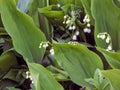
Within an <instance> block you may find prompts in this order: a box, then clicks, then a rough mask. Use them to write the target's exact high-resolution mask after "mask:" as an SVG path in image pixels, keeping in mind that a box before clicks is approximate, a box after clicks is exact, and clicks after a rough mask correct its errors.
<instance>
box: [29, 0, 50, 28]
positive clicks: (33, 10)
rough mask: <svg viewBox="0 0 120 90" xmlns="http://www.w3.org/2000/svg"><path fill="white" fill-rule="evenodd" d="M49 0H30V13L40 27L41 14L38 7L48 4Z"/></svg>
mask: <svg viewBox="0 0 120 90" xmlns="http://www.w3.org/2000/svg"><path fill="white" fill-rule="evenodd" d="M48 1H49V0H30V4H29V8H28V14H29V15H30V16H31V17H32V19H33V20H34V22H35V24H36V25H37V26H38V27H39V14H38V8H41V7H44V6H46V5H47V3H48Z"/></svg>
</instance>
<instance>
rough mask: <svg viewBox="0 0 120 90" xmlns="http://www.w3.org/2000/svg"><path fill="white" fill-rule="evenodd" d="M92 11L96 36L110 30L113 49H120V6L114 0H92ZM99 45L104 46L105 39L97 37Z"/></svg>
mask: <svg viewBox="0 0 120 90" xmlns="http://www.w3.org/2000/svg"><path fill="white" fill-rule="evenodd" d="M91 12H92V16H93V18H94V19H95V37H96V36H97V34H98V33H102V32H108V33H109V34H110V35H111V37H112V40H113V49H115V50H118V49H120V43H119V39H120V37H119V35H120V32H119V30H120V25H119V23H120V8H118V7H117V6H116V5H115V3H114V2H113V0H91ZM96 42H97V45H98V46H100V47H104V48H106V46H105V43H104V42H103V40H100V39H97V37H96Z"/></svg>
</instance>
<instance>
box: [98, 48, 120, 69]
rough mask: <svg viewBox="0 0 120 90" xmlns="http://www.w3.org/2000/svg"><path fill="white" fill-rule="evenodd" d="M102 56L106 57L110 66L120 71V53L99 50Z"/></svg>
mask: <svg viewBox="0 0 120 90" xmlns="http://www.w3.org/2000/svg"><path fill="white" fill-rule="evenodd" d="M97 49H98V50H99V51H100V52H102V54H103V55H104V56H105V58H106V60H107V62H108V63H109V64H110V66H111V67H112V68H116V69H120V53H119V52H112V51H106V50H105V49H102V48H97Z"/></svg>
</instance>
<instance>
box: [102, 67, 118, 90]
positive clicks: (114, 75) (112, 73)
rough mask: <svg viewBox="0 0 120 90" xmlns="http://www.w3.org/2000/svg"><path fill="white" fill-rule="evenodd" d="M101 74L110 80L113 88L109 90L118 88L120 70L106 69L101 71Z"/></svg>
mask: <svg viewBox="0 0 120 90" xmlns="http://www.w3.org/2000/svg"><path fill="white" fill-rule="evenodd" d="M102 74H103V75H104V76H105V77H106V78H107V79H108V80H109V81H110V83H111V86H112V88H113V89H110V90H120V70H119V69H113V70H106V71H102Z"/></svg>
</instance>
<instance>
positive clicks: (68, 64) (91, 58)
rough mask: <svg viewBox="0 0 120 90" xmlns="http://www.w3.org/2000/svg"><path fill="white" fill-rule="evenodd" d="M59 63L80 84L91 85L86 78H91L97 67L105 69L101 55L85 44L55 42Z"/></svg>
mask: <svg viewBox="0 0 120 90" xmlns="http://www.w3.org/2000/svg"><path fill="white" fill-rule="evenodd" d="M53 47H54V50H55V57H56V59H57V61H58V63H59V64H60V65H61V66H62V67H63V68H64V69H65V71H66V72H67V73H68V74H69V76H70V78H71V80H72V81H73V82H75V83H76V84H78V85H82V86H89V85H88V83H87V82H85V79H86V78H91V77H93V75H94V72H95V70H96V69H97V68H100V69H103V64H102V61H101V59H100V57H99V56H97V55H96V54H95V53H93V52H91V51H90V50H88V49H87V48H86V47H85V46H84V45H81V44H77V45H71V44H53Z"/></svg>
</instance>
